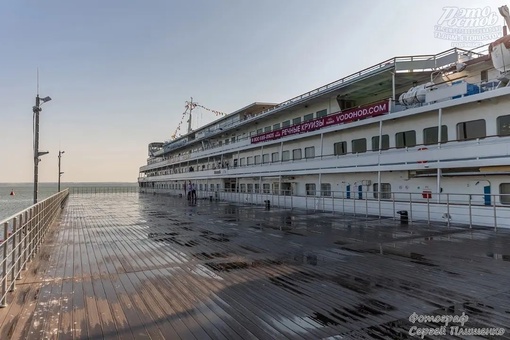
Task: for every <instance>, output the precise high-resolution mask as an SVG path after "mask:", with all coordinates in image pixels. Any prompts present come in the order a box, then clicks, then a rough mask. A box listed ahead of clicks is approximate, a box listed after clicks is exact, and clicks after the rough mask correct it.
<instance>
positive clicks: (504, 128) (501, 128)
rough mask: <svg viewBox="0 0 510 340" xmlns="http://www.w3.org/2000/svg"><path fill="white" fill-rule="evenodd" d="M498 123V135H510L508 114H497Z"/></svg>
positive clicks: (509, 117)
mask: <svg viewBox="0 0 510 340" xmlns="http://www.w3.org/2000/svg"><path fill="white" fill-rule="evenodd" d="M496 124H497V125H498V136H509V135H510V115H506V116H499V117H498V118H497V119H496Z"/></svg>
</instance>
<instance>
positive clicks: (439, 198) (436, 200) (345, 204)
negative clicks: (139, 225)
mask: <svg viewBox="0 0 510 340" xmlns="http://www.w3.org/2000/svg"><path fill="white" fill-rule="evenodd" d="M140 192H144V193H161V194H165V193H167V194H171V195H180V196H184V195H185V193H184V190H182V189H181V190H172V189H154V188H140ZM315 193H316V194H315V195H307V196H299V195H291V192H290V191H283V190H282V191H280V192H268V191H266V192H264V190H259V192H251V193H249V192H235V191H228V190H227V191H225V190H218V191H216V190H215V191H210V190H203V191H198V192H197V197H198V199H209V200H220V201H228V202H234V203H238V204H256V205H264V206H266V208H267V207H277V208H283V209H305V210H308V211H310V210H312V211H323V212H332V213H340V214H349V215H353V216H354V217H370V216H372V217H377V218H393V219H400V220H401V221H402V222H405V223H410V224H412V223H413V222H420V223H428V224H430V223H437V222H440V223H444V225H445V226H450V225H451V224H456V225H466V226H469V227H474V226H483V227H493V228H494V229H495V230H496V229H498V228H510V194H509V195H504V194H500V195H494V194H462V193H460V194H454V193H440V194H437V193H433V192H429V191H427V192H419V193H417V192H391V193H390V192H388V193H381V198H380V199H379V198H377V193H374V192H373V191H357V190H356V191H325V192H320V191H315ZM374 196H376V197H374ZM502 202H504V203H508V204H502Z"/></svg>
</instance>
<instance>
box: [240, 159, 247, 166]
mask: <svg viewBox="0 0 510 340" xmlns="http://www.w3.org/2000/svg"><path fill="white" fill-rule="evenodd" d="M245 165H246V158H244V157H243V158H239V166H245Z"/></svg>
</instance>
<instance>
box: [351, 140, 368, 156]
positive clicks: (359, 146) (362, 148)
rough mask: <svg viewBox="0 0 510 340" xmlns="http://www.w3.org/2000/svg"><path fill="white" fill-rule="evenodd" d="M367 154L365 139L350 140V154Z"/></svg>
mask: <svg viewBox="0 0 510 340" xmlns="http://www.w3.org/2000/svg"><path fill="white" fill-rule="evenodd" d="M361 152H367V139H366V138H360V139H354V140H352V153H361Z"/></svg>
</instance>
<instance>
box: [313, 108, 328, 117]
mask: <svg viewBox="0 0 510 340" xmlns="http://www.w3.org/2000/svg"><path fill="white" fill-rule="evenodd" d="M327 115H328V110H326V109H324V110H320V111H317V113H316V116H315V117H316V118H321V117H326V116H327Z"/></svg>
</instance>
